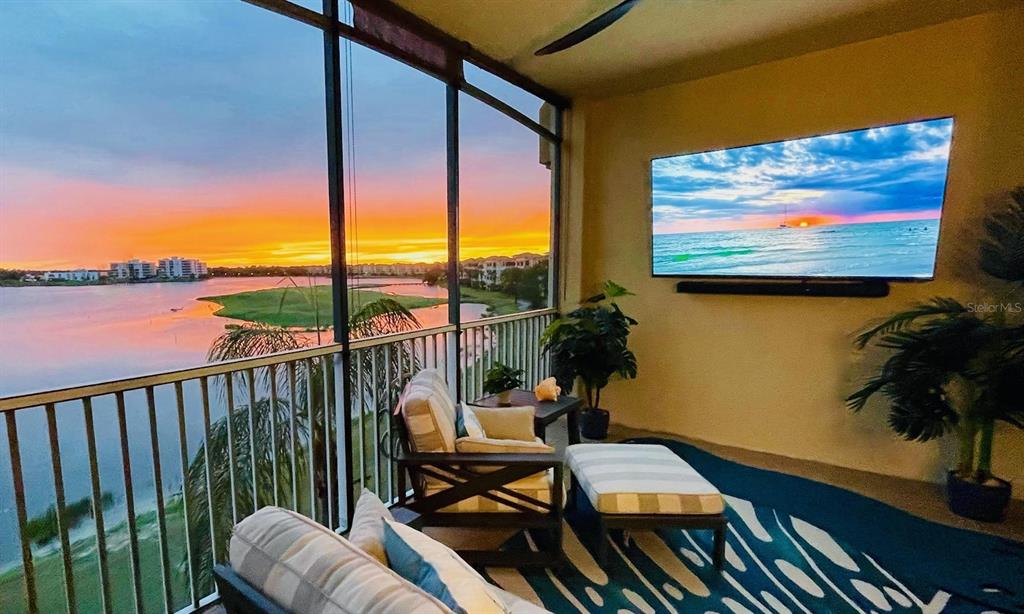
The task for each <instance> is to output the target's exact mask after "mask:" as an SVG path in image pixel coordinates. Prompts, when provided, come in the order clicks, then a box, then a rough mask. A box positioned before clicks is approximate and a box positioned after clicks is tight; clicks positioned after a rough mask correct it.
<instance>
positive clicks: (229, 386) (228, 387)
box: [224, 373, 238, 525]
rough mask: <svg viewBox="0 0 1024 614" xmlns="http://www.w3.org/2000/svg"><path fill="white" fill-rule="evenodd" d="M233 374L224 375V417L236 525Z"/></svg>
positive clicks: (229, 483) (233, 521)
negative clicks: (225, 405)
mask: <svg viewBox="0 0 1024 614" xmlns="http://www.w3.org/2000/svg"><path fill="white" fill-rule="evenodd" d="M233 375H234V374H233V373H226V374H224V391H225V393H226V395H227V403H228V408H227V409H228V411H227V415H226V416H225V417H224V420H225V422H226V423H227V424H226V426H227V431H228V486H229V488H230V490H231V524H232V525H235V524H238V491H237V490H236V489H235V429H234V427H233V425H232V423H233V422H234V415H235V384H234V377H232V376H233Z"/></svg>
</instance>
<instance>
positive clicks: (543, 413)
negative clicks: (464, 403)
mask: <svg viewBox="0 0 1024 614" xmlns="http://www.w3.org/2000/svg"><path fill="white" fill-rule="evenodd" d="M509 404H510V405H511V406H512V407H523V406H526V405H532V406H533V407H535V408H537V411H536V413H535V414H534V416H533V432H534V434H536V435H537V437H540V438H541V440H543V441H547V439H546V437H545V432H546V431H547V428H548V425H549V424H551V423H552V422H554V421H555V420H558V419H559V418H561V417H562V416H567V418H568V420H567V421H568V423H569V424H568V427H569V443H570V444H574V443H579V442H580V409H582V407H583V401H581V400H580V399H578V398H576V397H573V396H569V395H566V394H563V395H560V396H559V397H558V400H557V401H538V400H537V397H536V395H534V394H533V391H532V390H518V389H517V390H513V391H512V395H511V398H510V399H509ZM470 405H480V406H482V407H498V406H499V405H498V396H497V395H493V394H492V395H490V396H486V397H484V398H482V399H478V400H476V401H473V402H472V403H470Z"/></svg>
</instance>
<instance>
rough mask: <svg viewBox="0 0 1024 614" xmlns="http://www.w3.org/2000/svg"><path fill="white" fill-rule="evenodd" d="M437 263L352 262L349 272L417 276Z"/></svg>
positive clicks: (367, 274) (389, 275)
mask: <svg viewBox="0 0 1024 614" xmlns="http://www.w3.org/2000/svg"><path fill="white" fill-rule="evenodd" d="M434 266H437V264H431V263H427V262H395V263H392V264H353V265H350V266H349V269H348V270H349V273H350V274H351V275H354V276H356V277H374V276H383V277H419V276H421V275H423V274H424V273H426V272H427V271H428V270H429V269H430V268H431V267H434Z"/></svg>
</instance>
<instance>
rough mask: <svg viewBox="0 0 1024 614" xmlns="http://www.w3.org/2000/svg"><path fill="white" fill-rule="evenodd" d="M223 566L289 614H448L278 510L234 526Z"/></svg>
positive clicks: (334, 539)
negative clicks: (227, 567)
mask: <svg viewBox="0 0 1024 614" xmlns="http://www.w3.org/2000/svg"><path fill="white" fill-rule="evenodd" d="M230 560H231V567H232V568H234V570H235V572H237V573H238V575H240V576H242V577H243V578H244V579H245V580H246V581H247V582H249V584H252V585H253V586H254V587H256V588H257V589H258V590H259V591H260V592H262V593H263V594H264V595H266V596H267V597H269V598H270V599H271V600H273V601H274V602H276V603H277V604H278V605H279V606H281V607H282V608H284V609H285V610H288V611H289V612H301V613H302V614H386V613H390V612H402V613H403V614H405V613H409V614H440V613H445V614H451V613H452V611H451V610H450V609H449V608H448V607H447V606H446V605H445V604H443V603H442V602H441V601H439V600H438V599H437V598H435V597H433V596H431V595H429V594H427V593H426V592H425V591H424V590H423V589H421V588H420V587H418V586H416V585H415V584H412V583H411V582H409V581H407V580H406V579H405V578H402V577H401V576H399V575H398V574H397V573H395V572H394V571H391V570H390V569H388V568H387V567H385V566H384V565H382V564H381V563H380V562H378V561H377V560H376V559H374V558H373V557H371V556H370V555H369V554H367V553H365V552H363V551H362V550H360V549H359V548H357V547H356V546H355V545H354V544H352V543H351V542H349V541H348V540H346V539H345V538H343V537H341V536H340V535H338V534H337V533H335V532H334V531H331V530H330V529H328V528H327V527H324V526H322V525H320V524H317V523H315V522H313V521H312V520H310V519H309V518H306V517H305V516H302V515H300V514H297V513H295V512H292V511H290V510H285V509H281V508H278V507H264V508H263V509H261V510H260V511H258V512H256V513H255V514H252V515H251V516H249V517H248V518H246V519H245V520H243V521H241V522H239V523H238V524H236V525H235V528H234V533H233V534H232V536H231V545H230Z"/></svg>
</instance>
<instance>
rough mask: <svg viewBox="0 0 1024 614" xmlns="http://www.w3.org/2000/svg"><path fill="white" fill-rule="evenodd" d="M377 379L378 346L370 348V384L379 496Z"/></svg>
mask: <svg viewBox="0 0 1024 614" xmlns="http://www.w3.org/2000/svg"><path fill="white" fill-rule="evenodd" d="M378 383H379V382H378V380H377V347H376V346H374V347H372V348H370V386H371V400H372V402H373V403H372V408H373V424H372V426H373V429H372V430H373V446H372V447H373V492H374V494H376V495H377V496H378V497H379V496H380V495H381V492H380V455H379V453H378V450H377V442H378V441H380V419H379V417H378V416H379V413H378V412H379V411H380V399H378V398H377V392H378V391H379V390H380V387H379V386H378Z"/></svg>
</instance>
